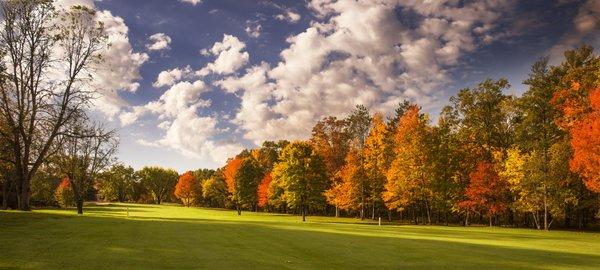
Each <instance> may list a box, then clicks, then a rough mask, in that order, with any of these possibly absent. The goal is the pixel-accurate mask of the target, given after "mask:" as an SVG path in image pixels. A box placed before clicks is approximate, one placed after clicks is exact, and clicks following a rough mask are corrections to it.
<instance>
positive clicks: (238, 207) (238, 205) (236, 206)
mask: <svg viewBox="0 0 600 270" xmlns="http://www.w3.org/2000/svg"><path fill="white" fill-rule="evenodd" d="M235 210H237V213H238V216H241V215H242V209H240V204H239V203H238V202H236V203H235Z"/></svg>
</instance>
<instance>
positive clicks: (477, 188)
mask: <svg viewBox="0 0 600 270" xmlns="http://www.w3.org/2000/svg"><path fill="white" fill-rule="evenodd" d="M469 176H470V179H471V182H470V183H469V186H468V187H467V190H466V191H465V195H466V196H467V199H466V200H464V201H462V202H460V203H459V204H458V205H459V207H460V208H463V209H465V210H467V211H482V212H483V213H484V215H485V216H487V217H488V219H489V222H490V226H492V219H493V217H494V216H495V215H497V214H500V213H502V212H504V211H506V209H507V202H506V192H507V186H508V185H507V184H506V183H504V182H503V181H502V179H501V178H500V176H499V175H498V172H497V171H496V169H495V168H494V164H492V163H489V162H480V163H479V164H477V168H476V169H475V171H474V172H472V173H471V174H470V175H469Z"/></svg>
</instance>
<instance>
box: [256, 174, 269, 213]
mask: <svg viewBox="0 0 600 270" xmlns="http://www.w3.org/2000/svg"><path fill="white" fill-rule="evenodd" d="M271 182H273V177H272V176H271V172H268V173H266V174H265V175H264V176H263V178H262V179H261V180H260V184H259V185H258V206H260V207H265V206H267V204H268V203H269V187H270V186H271Z"/></svg>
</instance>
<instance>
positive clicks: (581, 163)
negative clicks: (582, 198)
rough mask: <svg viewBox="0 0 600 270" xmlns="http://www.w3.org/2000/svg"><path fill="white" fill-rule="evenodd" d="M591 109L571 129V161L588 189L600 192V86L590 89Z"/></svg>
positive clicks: (574, 169) (572, 166)
mask: <svg viewBox="0 0 600 270" xmlns="http://www.w3.org/2000/svg"><path fill="white" fill-rule="evenodd" d="M589 103H590V107H591V110H590V111H589V112H588V113H587V114H586V115H585V116H583V117H581V118H580V119H578V120H577V121H575V122H574V123H573V126H572V128H571V129H570V134H571V146H572V147H573V157H572V158H571V161H570V163H569V165H570V168H571V170H572V171H573V172H576V173H578V174H579V175H580V176H581V177H582V179H583V181H584V182H585V184H586V186H587V188H588V189H590V190H591V191H594V192H600V88H596V89H595V90H592V91H590V93H589Z"/></svg>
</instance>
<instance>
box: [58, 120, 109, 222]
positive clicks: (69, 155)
mask: <svg viewBox="0 0 600 270" xmlns="http://www.w3.org/2000/svg"><path fill="white" fill-rule="evenodd" d="M69 130H70V132H69V133H65V134H63V135H61V138H60V139H59V141H60V143H61V147H60V151H59V152H58V153H57V154H56V155H55V156H54V157H53V158H52V160H53V162H55V163H56V165H58V167H59V168H60V170H61V172H62V173H63V174H64V175H65V176H66V177H68V178H69V181H70V182H71V188H72V189H73V194H74V195H75V204H76V206H77V213H78V214H83V202H84V200H85V199H86V196H87V192H88V190H89V189H90V188H91V187H92V186H93V183H94V180H95V179H96V178H97V177H98V176H99V174H100V172H101V171H103V170H104V169H106V168H107V167H108V166H109V165H111V163H112V162H113V161H114V160H113V156H114V154H115V152H116V150H117V145H118V142H117V139H116V137H115V131H114V130H110V131H106V130H105V129H104V128H103V127H102V126H101V125H99V124H96V123H91V122H90V121H88V120H87V119H86V118H84V119H81V120H77V121H75V122H74V123H73V124H70V125H69Z"/></svg>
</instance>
